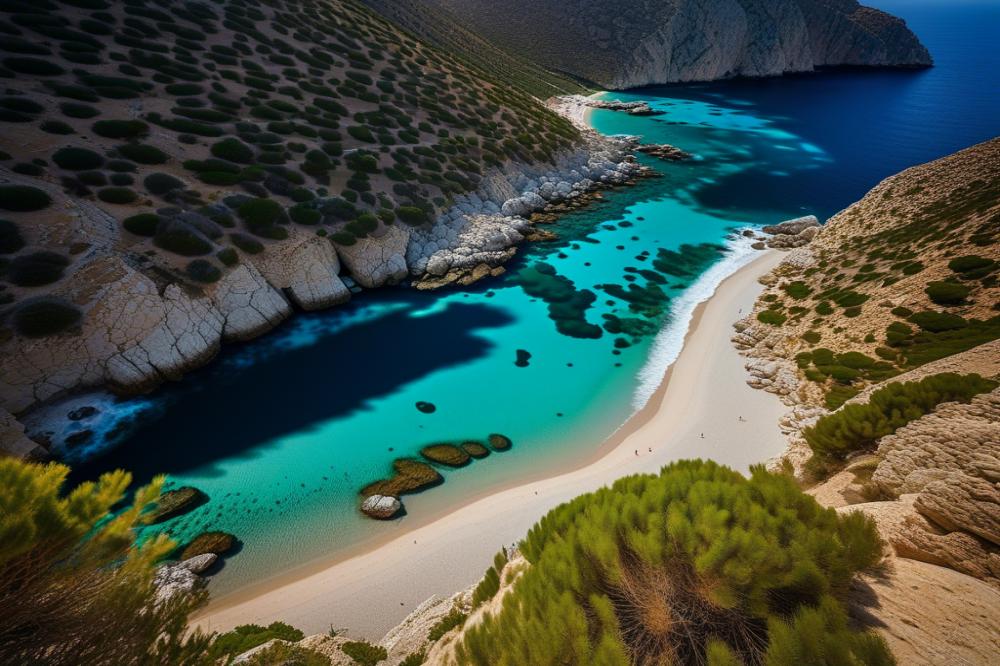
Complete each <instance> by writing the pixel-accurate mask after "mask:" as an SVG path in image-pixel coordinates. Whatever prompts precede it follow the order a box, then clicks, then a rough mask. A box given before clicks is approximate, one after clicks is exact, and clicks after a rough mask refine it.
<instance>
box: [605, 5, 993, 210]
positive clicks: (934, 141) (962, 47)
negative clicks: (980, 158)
mask: <svg viewBox="0 0 1000 666" xmlns="http://www.w3.org/2000/svg"><path fill="white" fill-rule="evenodd" d="M863 4H871V5H874V6H876V7H878V8H879V9H884V10H885V11H888V12H890V13H893V14H895V15H897V16H900V17H902V18H903V19H904V20H906V22H907V24H908V25H909V26H910V28H911V29H912V30H913V31H914V32H915V33H916V34H917V36H918V37H919V38H920V39H921V41H922V42H923V43H924V45H926V46H927V48H928V49H929V50H930V52H931V55H932V56H933V58H934V60H935V67H933V68H931V69H927V70H921V71H828V72H823V73H821V74H807V75H801V76H791V77H783V78H776V79H764V80H744V81H731V82H722V83H715V84H708V85H699V86H661V87H656V88H644V89H639V90H635V91H631V92H633V93H635V98H639V99H649V98H650V96H651V95H654V96H661V95H662V96H663V97H668V98H673V99H690V100H694V101H700V102H706V103H711V104H716V105H720V106H722V107H727V106H728V107H734V108H740V107H742V108H744V109H745V110H746V111H747V112H748V113H752V114H753V115H754V116H756V117H757V118H765V119H768V120H770V121H772V122H773V124H774V125H775V126H776V127H779V128H780V129H781V130H784V131H785V132H788V133H790V134H792V135H795V136H796V137H799V138H801V139H803V140H805V141H807V142H809V143H811V144H813V145H814V146H817V147H818V148H820V149H821V150H822V151H823V152H824V154H825V157H826V158H828V160H827V161H825V162H824V163H822V164H820V165H817V166H816V168H812V169H804V170H798V171H794V172H790V173H788V175H777V174H776V173H775V171H784V170H782V169H780V164H778V163H777V161H776V160H774V159H773V158H771V161H774V162H775V165H774V166H775V167H776V169H775V170H772V171H768V170H763V169H756V170H743V171H740V172H738V173H735V174H732V175H730V176H728V177H724V178H721V179H720V180H719V181H718V182H717V183H716V184H714V185H713V186H712V187H707V188H705V189H703V190H702V191H701V192H700V193H699V194H698V199H699V201H700V202H701V203H703V204H704V205H706V206H707V207H710V208H715V209H723V210H728V211H731V212H739V211H741V210H742V211H744V212H745V213H746V214H747V215H748V216H750V215H752V213H753V212H755V211H761V210H785V209H788V208H789V207H791V208H799V209H802V210H803V211H810V212H815V213H816V214H817V215H819V216H820V217H821V219H822V218H824V217H829V216H830V215H832V214H833V213H835V212H837V211H839V210H841V209H842V208H844V207H845V206H847V205H849V204H850V203H852V202H854V201H856V200H858V199H859V198H861V197H862V196H863V195H864V194H865V192H867V191H868V190H869V189H871V188H872V187H873V186H874V185H875V184H876V183H878V182H879V181H880V180H882V179H883V178H885V177H887V176H890V175H892V174H894V173H897V172H899V171H902V170H903V169H905V168H907V167H910V166H914V165H916V164H920V163H923V162H927V161H930V160H933V159H936V158H938V157H943V156H944V155H947V154H949V153H952V152H955V151H957V150H960V149H962V148H966V147H968V146H971V145H973V144H976V143H979V142H981V141H985V140H987V139H991V138H993V137H995V136H998V135H1000V1H998V0H868V2H866V3H863ZM613 96H614V97H622V96H620V95H617V94H616V95H613ZM598 127H599V128H601V129H605V128H603V127H601V124H600V122H598ZM677 140H678V142H680V141H681V139H680V138H678V139H677ZM679 145H681V144H680V143H679Z"/></svg>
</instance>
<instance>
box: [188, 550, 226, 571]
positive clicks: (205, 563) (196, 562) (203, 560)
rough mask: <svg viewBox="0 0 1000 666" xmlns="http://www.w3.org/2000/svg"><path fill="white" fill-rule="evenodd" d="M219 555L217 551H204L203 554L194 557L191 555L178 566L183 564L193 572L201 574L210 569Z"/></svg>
mask: <svg viewBox="0 0 1000 666" xmlns="http://www.w3.org/2000/svg"><path fill="white" fill-rule="evenodd" d="M218 559H219V556H218V555H216V554H215V553H202V554H201V555H195V556H194V557H189V558H188V559H186V560H184V561H182V562H181V563H180V564H179V565H178V566H182V567H184V568H185V569H187V570H188V571H190V572H191V573H194V574H201V573H205V572H206V571H208V569H209V568H211V566H212V565H213V564H215V562H216V560H218Z"/></svg>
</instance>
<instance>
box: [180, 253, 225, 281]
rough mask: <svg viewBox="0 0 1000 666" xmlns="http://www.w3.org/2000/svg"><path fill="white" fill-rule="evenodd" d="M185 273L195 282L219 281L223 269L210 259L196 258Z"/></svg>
mask: <svg viewBox="0 0 1000 666" xmlns="http://www.w3.org/2000/svg"><path fill="white" fill-rule="evenodd" d="M184 273H185V274H186V275H187V276H188V277H189V278H191V279H192V280H194V281H195V282H204V283H210V282H218V281H219V278H221V277H222V271H221V270H219V267H218V266H216V265H215V264H213V263H212V262H211V261H209V260H208V259H195V260H194V261H192V262H191V263H189V264H188V265H187V268H185V269H184Z"/></svg>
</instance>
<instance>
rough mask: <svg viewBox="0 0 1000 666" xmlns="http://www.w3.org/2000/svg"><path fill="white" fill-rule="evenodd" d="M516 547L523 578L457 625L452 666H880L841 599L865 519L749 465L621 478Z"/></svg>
mask: <svg viewBox="0 0 1000 666" xmlns="http://www.w3.org/2000/svg"><path fill="white" fill-rule="evenodd" d="M522 552H523V553H524V556H525V558H526V559H527V560H528V562H529V563H530V565H531V566H530V568H529V569H527V571H526V572H525V573H524V574H523V575H522V576H521V577H520V578H519V579H518V580H517V582H516V583H515V584H514V587H513V590H512V591H511V592H509V593H508V594H507V595H506V596H505V597H504V600H503V605H502V610H501V611H500V612H499V613H498V614H497V615H495V616H486V617H485V618H484V620H483V622H482V623H481V624H479V625H477V626H474V627H472V628H470V629H467V630H466V632H465V636H464V639H463V642H462V643H461V644H460V645H459V647H458V657H459V661H460V662H462V663H469V664H483V665H486V664H489V665H490V666H513V665H515V664H518V665H519V664H538V665H545V664H553V665H554V664H581V665H582V664H629V663H633V664H635V663H648V664H652V663H706V661H708V659H709V654H711V655H712V658H713V661H709V663H716V664H722V663H733V664H735V663H767V664H779V663H810V664H848V663H865V664H891V663H893V662H892V657H891V656H890V654H889V652H888V649H887V648H886V647H885V645H884V643H883V642H882V641H881V640H880V639H879V638H878V637H877V636H876V635H875V634H874V633H870V632H865V631H860V630H858V629H856V628H854V627H852V626H849V625H848V622H847V613H846V609H845V606H844V603H843V599H844V596H845V594H846V592H847V589H848V587H849V585H850V583H851V580H852V578H853V577H854V575H855V573H856V572H858V571H861V570H864V569H866V568H868V567H871V566H873V565H875V564H876V563H877V562H878V561H879V560H880V559H881V556H882V545H881V541H880V539H879V536H878V533H877V531H876V529H875V526H874V524H873V523H872V522H871V520H870V519H868V518H866V517H864V516H863V515H862V514H859V513H852V514H847V515H843V516H841V515H838V514H837V512H836V511H834V510H833V509H824V508H822V507H821V506H820V505H819V504H817V503H816V501H815V500H814V499H813V498H812V497H809V496H808V495H805V494H804V493H803V492H802V491H801V490H800V489H799V488H798V487H797V486H796V484H795V482H794V480H793V479H791V478H789V477H787V476H784V475H776V474H769V473H767V472H766V471H764V470H763V468H760V467H757V468H754V469H753V470H752V472H751V476H750V478H749V479H747V478H744V477H743V476H741V475H740V474H738V473H736V472H734V471H732V470H729V469H727V468H725V467H722V466H719V465H717V464H715V463H712V462H703V461H681V462H678V463H674V464H672V465H670V466H668V467H665V468H664V469H663V470H662V471H661V472H660V474H659V475H638V476H632V477H627V478H624V479H621V480H619V481H617V482H616V483H615V484H614V485H613V486H612V487H611V488H603V489H601V490H598V491H597V492H594V493H589V494H587V495H583V496H581V497H578V498H576V499H574V500H572V501H570V502H568V503H566V504H563V505H562V506H560V507H558V508H556V509H554V510H553V511H551V512H550V513H549V514H548V515H546V516H545V517H544V518H542V520H541V521H539V522H538V523H537V524H536V525H535V526H534V527H533V528H532V529H531V531H530V532H529V533H528V536H527V538H526V539H525V540H524V541H523V542H522ZM553 618H558V621H557V622H554V621H553ZM789 626H790V627H793V629H792V630H787V628H788V627H789ZM720 655H722V656H725V657H726V659H724V660H723V659H721V657H720ZM786 655H806V656H814V657H816V658H815V659H813V660H811V661H810V660H807V661H804V662H794V661H792V662H783V661H780V660H781V659H783V658H784V657H785V656H786Z"/></svg>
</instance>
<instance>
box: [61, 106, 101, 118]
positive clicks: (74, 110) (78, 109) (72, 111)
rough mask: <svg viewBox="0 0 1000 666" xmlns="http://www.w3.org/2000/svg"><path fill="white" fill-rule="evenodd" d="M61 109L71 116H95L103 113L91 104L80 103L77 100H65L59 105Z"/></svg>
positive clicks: (64, 113)
mask: <svg viewBox="0 0 1000 666" xmlns="http://www.w3.org/2000/svg"><path fill="white" fill-rule="evenodd" d="M59 110H60V111H62V112H63V115H65V116H67V117H69V118H93V117H94V116H99V115H101V112H100V111H98V110H97V109H95V108H94V107H92V106H90V105H89V104H78V103H76V102H63V103H62V104H60V105H59Z"/></svg>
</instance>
